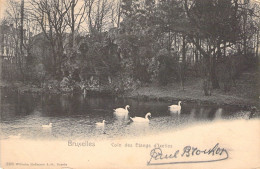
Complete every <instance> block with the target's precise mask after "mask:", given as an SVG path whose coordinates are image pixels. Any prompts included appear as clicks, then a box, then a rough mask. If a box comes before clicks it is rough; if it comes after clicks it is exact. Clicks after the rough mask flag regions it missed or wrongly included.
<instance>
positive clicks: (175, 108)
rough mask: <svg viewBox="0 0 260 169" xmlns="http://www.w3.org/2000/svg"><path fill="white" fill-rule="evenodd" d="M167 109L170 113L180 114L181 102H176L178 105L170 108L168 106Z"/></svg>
mask: <svg viewBox="0 0 260 169" xmlns="http://www.w3.org/2000/svg"><path fill="white" fill-rule="evenodd" d="M168 107H169V110H170V111H171V112H178V113H179V112H180V111H181V101H179V102H178V105H171V106H168Z"/></svg>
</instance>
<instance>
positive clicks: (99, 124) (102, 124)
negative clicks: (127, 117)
mask: <svg viewBox="0 0 260 169" xmlns="http://www.w3.org/2000/svg"><path fill="white" fill-rule="evenodd" d="M105 121H106V120H103V122H102V123H100V122H98V123H96V125H97V126H104V125H105Z"/></svg>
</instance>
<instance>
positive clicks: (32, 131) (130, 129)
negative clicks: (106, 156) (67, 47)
mask: <svg viewBox="0 0 260 169" xmlns="http://www.w3.org/2000/svg"><path fill="white" fill-rule="evenodd" d="M1 94H2V95H1V114H0V119H1V122H0V126H1V134H3V135H4V137H2V138H5V137H8V136H10V135H13V136H18V134H19V133H20V134H21V136H22V138H30V139H44V138H45V139H57V138H91V137H92V138H98V139H106V138H113V137H118V136H120V137H121V136H123V137H125V136H142V135H145V134H153V133H158V132H164V131H167V130H171V129H173V128H176V127H184V126H189V125H190V124H194V123H201V122H202V121H212V120H214V119H216V118H222V119H225V118H228V119H229V118H232V117H234V114H236V112H238V111H240V110H241V109H239V108H237V107H227V106H226V107H225V106H223V107H222V108H221V109H219V107H218V105H210V106H209V105H198V104H195V103H189V104H185V105H183V106H182V111H181V113H171V112H169V109H168V105H169V103H164V102H157V101H146V102H144V101H136V100H133V99H117V98H113V97H104V96H103V97H89V96H87V97H86V98H84V97H83V96H82V95H81V94H80V95H50V94H43V95H36V94H22V95H21V94H19V93H17V92H14V91H11V90H3V89H1ZM5 96H6V97H5ZM125 105H130V106H131V109H130V110H129V113H128V114H127V115H125V116H117V115H116V114H114V113H113V109H115V108H117V107H124V106H125ZM216 110H217V111H216ZM224 110H225V111H224ZM147 112H152V117H151V118H150V121H149V123H144V124H143V123H141V124H139V123H133V122H130V117H135V116H137V117H145V115H146V113H147ZM236 116H237V115H236ZM104 119H105V120H106V124H105V125H104V126H103V127H97V126H96V125H95V123H96V122H101V121H102V120H104ZM49 123H53V127H52V128H48V129H43V128H42V125H44V124H45V125H46V124H49Z"/></svg>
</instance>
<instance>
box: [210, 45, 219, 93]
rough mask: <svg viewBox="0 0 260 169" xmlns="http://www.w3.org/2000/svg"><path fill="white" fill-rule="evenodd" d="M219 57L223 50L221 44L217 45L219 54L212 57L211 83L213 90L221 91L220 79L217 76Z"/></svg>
mask: <svg viewBox="0 0 260 169" xmlns="http://www.w3.org/2000/svg"><path fill="white" fill-rule="evenodd" d="M217 57H218V58H220V57H221V49H220V42H218V44H217V53H214V54H213V57H212V67H211V83H212V88H213V89H219V88H220V87H219V83H218V78H217V75H216V61H217Z"/></svg>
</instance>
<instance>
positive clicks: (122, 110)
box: [114, 105, 130, 115]
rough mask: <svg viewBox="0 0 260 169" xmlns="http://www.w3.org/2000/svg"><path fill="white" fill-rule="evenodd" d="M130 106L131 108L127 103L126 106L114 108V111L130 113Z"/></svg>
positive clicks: (117, 113) (121, 113) (118, 113)
mask: <svg viewBox="0 0 260 169" xmlns="http://www.w3.org/2000/svg"><path fill="white" fill-rule="evenodd" d="M128 108H130V106H129V105H126V106H125V108H117V109H114V113H115V114H116V115H127V114H128V113H129V111H128Z"/></svg>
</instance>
